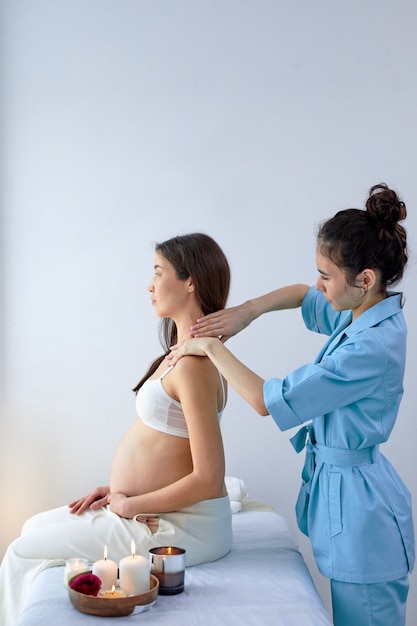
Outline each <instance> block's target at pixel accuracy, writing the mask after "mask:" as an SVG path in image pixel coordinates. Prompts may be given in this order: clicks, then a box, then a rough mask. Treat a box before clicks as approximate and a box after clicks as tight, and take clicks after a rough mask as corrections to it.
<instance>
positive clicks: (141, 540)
mask: <svg viewBox="0 0 417 626" xmlns="http://www.w3.org/2000/svg"><path fill="white" fill-rule="evenodd" d="M155 252H156V253H155V261H154V272H153V277H152V280H151V282H150V285H149V292H150V294H151V301H152V305H153V307H154V309H155V313H156V315H157V316H158V317H160V318H161V320H162V331H163V332H162V333H161V335H162V336H163V340H164V341H163V343H164V349H165V352H164V354H163V355H161V356H160V357H159V358H157V359H156V360H155V361H154V362H153V363H152V365H151V366H150V368H149V370H148V371H147V373H146V374H145V376H144V377H143V378H142V380H141V381H140V382H139V383H138V385H137V386H136V387H135V389H134V391H135V392H136V394H137V395H136V408H137V414H138V417H137V419H136V420H135V421H134V422H133V423H132V425H131V427H130V428H129V429H128V431H127V433H126V434H125V435H124V437H123V438H122V439H121V441H120V443H119V445H118V446H117V448H116V451H115V454H114V458H113V463H112V468H111V475H110V485H109V486H106V487H98V488H96V489H94V491H92V492H91V493H90V494H88V495H87V496H85V497H82V498H80V499H78V500H76V501H74V502H72V503H71V504H70V505H69V507H67V506H64V507H60V508H58V509H54V510H52V511H47V512H45V513H40V514H38V515H35V516H33V517H32V518H30V519H29V520H28V521H27V522H26V523H25V525H24V527H23V530H22V534H21V536H20V537H19V538H18V539H16V540H15V541H14V542H13V543H12V544H11V545H10V546H9V548H8V550H7V552H6V555H5V557H4V559H3V562H2V566H1V568H0V606H1V616H0V624H1V626H14V624H15V621H16V618H17V616H18V614H19V611H20V609H21V607H22V604H23V602H24V600H25V596H26V595H27V592H28V590H29V588H30V586H31V584H32V581H33V580H34V578H35V577H36V575H37V574H39V573H40V572H41V571H42V570H43V569H46V568H48V567H54V566H57V565H63V564H64V562H65V560H66V559H67V558H69V557H73V556H84V557H87V558H88V559H89V560H90V561H91V562H94V561H96V560H98V559H101V558H102V556H103V549H104V545H105V544H107V545H108V551H109V558H111V559H113V560H116V561H118V560H120V559H121V558H123V557H124V556H126V555H127V554H129V552H130V544H131V540H132V538H133V539H134V541H135V544H136V552H137V553H138V554H143V555H144V556H147V554H148V551H149V549H150V548H154V547H157V546H161V545H175V546H178V547H182V548H185V550H186V559H187V561H186V564H187V566H189V565H196V564H198V563H203V562H208V561H214V560H216V559H219V558H221V557H222V556H224V555H225V554H227V552H228V551H229V550H230V547H231V543H232V528H231V510H230V501H229V498H228V496H227V492H226V488H225V484H224V472H225V461H224V452H223V444H222V437H221V432H220V425H219V419H220V416H221V413H222V411H223V409H224V406H225V402H226V384H225V381H224V380H223V378H222V376H221V375H220V373H219V372H218V371H217V369H216V368H215V367H214V366H213V364H212V363H211V361H210V360H209V359H208V358H206V359H201V358H199V357H192V358H190V359H182V361H181V363H179V364H178V365H177V366H176V367H175V368H170V367H168V366H167V364H166V360H165V356H166V355H167V354H168V352H169V347H170V346H171V345H173V344H175V343H177V342H178V341H182V340H184V339H186V338H188V337H189V328H190V326H191V325H192V324H193V323H194V322H195V320H196V319H197V318H199V317H202V316H203V315H206V314H209V313H212V312H214V311H217V310H218V309H221V308H224V306H225V304H226V300H227V296H228V292H229V284H230V270H229V265H228V262H227V259H226V257H225V255H224V254H223V252H222V250H221V249H220V247H219V246H218V245H217V243H216V242H215V241H213V239H211V238H210V237H208V236H207V235H204V234H200V233H195V234H190V235H184V236H179V237H174V238H172V239H170V240H168V241H166V242H164V243H161V244H158V245H157V246H156V251H155Z"/></svg>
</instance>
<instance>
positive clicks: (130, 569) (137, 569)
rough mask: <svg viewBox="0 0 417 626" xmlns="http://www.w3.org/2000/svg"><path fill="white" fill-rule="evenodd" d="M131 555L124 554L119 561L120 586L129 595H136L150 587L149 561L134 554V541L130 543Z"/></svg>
mask: <svg viewBox="0 0 417 626" xmlns="http://www.w3.org/2000/svg"><path fill="white" fill-rule="evenodd" d="M131 550H132V556H126V557H125V558H124V559H122V560H121V561H120V563H119V577H120V586H121V587H123V589H125V590H126V592H127V594H128V595H129V596H138V595H139V594H141V593H146V592H147V591H149V589H150V571H149V561H148V559H146V558H145V557H144V556H139V555H137V554H136V546H135V542H134V540H133V539H132V543H131Z"/></svg>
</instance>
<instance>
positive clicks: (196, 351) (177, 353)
mask: <svg viewBox="0 0 417 626" xmlns="http://www.w3.org/2000/svg"><path fill="white" fill-rule="evenodd" d="M210 341H218V339H212V338H210V337H201V338H200V339H187V340H186V341H180V342H179V343H177V344H175V346H171V347H170V350H171V352H170V353H169V354H168V356H167V357H166V362H167V364H168V365H175V364H176V363H178V361H179V360H180V359H181V358H182V357H183V356H206V347H207V346H208V345H209V342H210Z"/></svg>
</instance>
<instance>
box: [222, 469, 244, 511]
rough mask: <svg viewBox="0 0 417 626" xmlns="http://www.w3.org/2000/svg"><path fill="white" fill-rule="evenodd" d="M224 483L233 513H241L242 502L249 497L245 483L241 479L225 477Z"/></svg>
mask: <svg viewBox="0 0 417 626" xmlns="http://www.w3.org/2000/svg"><path fill="white" fill-rule="evenodd" d="M224 481H225V483H226V489H227V493H228V495H229V499H230V508H231V510H232V513H239V512H240V511H241V510H242V500H244V499H245V498H248V497H249V496H248V492H247V491H246V486H245V483H244V482H243V480H242V479H241V478H236V477H235V476H225V479H224Z"/></svg>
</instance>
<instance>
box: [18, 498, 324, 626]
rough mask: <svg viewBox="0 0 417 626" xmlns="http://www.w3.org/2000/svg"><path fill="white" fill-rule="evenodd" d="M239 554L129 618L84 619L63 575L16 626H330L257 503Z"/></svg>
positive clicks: (290, 539) (276, 523)
mask: <svg viewBox="0 0 417 626" xmlns="http://www.w3.org/2000/svg"><path fill="white" fill-rule="evenodd" d="M233 534H234V540H233V547H232V550H231V552H230V553H229V554H228V555H227V556H226V557H224V558H223V559H220V560H219V561H216V562H214V563H207V564H204V565H198V566H195V567H189V568H187V569H186V573H185V590H184V592H183V593H181V594H178V595H174V596H158V598H157V600H156V602H155V604H154V606H152V607H151V608H150V609H149V610H147V611H145V612H142V613H139V614H135V613H133V614H132V615H129V616H127V617H111V618H107V617H96V616H91V615H86V614H84V613H80V612H79V611H77V609H75V608H74V607H73V606H72V604H71V603H70V601H69V598H68V592H67V589H66V588H65V587H64V585H63V568H62V567H55V568H51V569H48V570H46V571H44V572H42V573H41V574H40V575H39V576H38V577H37V578H36V580H35V581H34V583H33V585H32V589H31V591H30V594H29V596H28V599H27V602H26V604H25V606H24V608H23V610H22V612H21V614H20V617H19V619H18V621H17V624H16V626H52V625H57V626H74V625H76V626H95V625H97V626H99V624H100V626H101V624H103V625H104V623H105V622H106V624H108V625H109V620H110V624H111V626H113V625H114V626H118V625H119V624H125V625H126V626H128V625H129V624H130V625H131V626H132V625H133V624H138V625H139V624H143V625H144V626H158V625H163V626H170V625H179V624H181V625H182V626H220V625H221V626H242V624H244V625H245V626H252V625H253V626H260V625H262V626H268V625H274V626H301V625H302V626H331V624H332V622H331V620H330V617H329V615H328V613H327V611H326V610H325V608H324V606H323V603H322V601H321V599H320V597H319V595H318V593H317V591H316V588H315V587H314V584H313V581H312V579H311V576H310V573H309V571H308V569H307V566H306V564H305V562H304V560H303V558H302V556H301V554H300V552H299V551H298V548H297V544H296V541H295V539H294V536H293V534H292V533H291V532H290V531H289V529H288V525H287V523H286V520H285V518H284V517H283V516H282V515H280V514H279V513H277V512H275V511H272V510H271V508H270V507H264V506H262V505H261V504H260V503H257V502H252V501H249V502H246V503H245V504H244V506H243V509H242V512H240V513H237V514H235V515H233Z"/></svg>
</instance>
